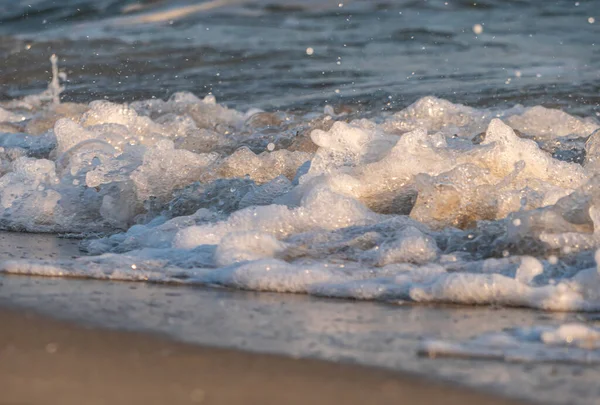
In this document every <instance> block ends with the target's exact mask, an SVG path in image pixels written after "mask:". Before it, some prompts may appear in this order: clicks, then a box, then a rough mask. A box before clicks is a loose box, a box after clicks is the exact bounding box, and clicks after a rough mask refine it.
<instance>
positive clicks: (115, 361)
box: [0, 309, 519, 405]
mask: <svg viewBox="0 0 600 405" xmlns="http://www.w3.org/2000/svg"><path fill="white" fill-rule="evenodd" d="M0 325H2V327H1V328H0V358H1V359H2V360H1V361H0V393H1V396H0V404H1V405H16V404H45V405H52V404H56V405H59V404H60V405H71V404H73V405H75V404H76V405H95V404H112V405H118V404H129V405H131V404H149V405H150V404H193V403H203V404H228V405H236V404H263V405H268V404H347V405H351V404H361V405H364V404H392V403H394V404H398V403H413V402H414V403H422V404H444V405H453V404H460V405H464V404H480V405H488V404H489V405H496V404H497V405H501V404H516V403H519V402H515V401H510V400H505V399H501V398H497V397H493V396H491V395H487V394H483V393H479V392H475V391H471V390H467V389H463V388H459V387H454V386H450V385H446V384H443V383H439V382H432V381H428V380H426V379H422V378H419V377H415V376H413V375H409V374H404V373H399V372H392V371H387V370H383V369H376V368H367V367H362V366H356V365H344V364H339V363H329V362H323V361H318V360H308V359H302V360H297V359H292V358H285V357H280V356H273V355H264V354H251V353H246V352H241V351H235V350H228V349H215V348H207V347H202V346H196V345H188V344H184V343H177V342H173V341H170V340H167V339H163V338H161V337H160V336H153V335H148V334H141V333H132V332H121V331H111V330H100V329H94V328H90V327H83V326H79V325H76V324H72V323H67V322H63V321H56V320H52V319H49V318H46V317H42V316H39V315H35V314H33V313H31V312H23V311H22V310H20V311H17V310H13V309H10V310H9V309H0Z"/></svg>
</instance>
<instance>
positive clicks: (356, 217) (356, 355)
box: [0, 0, 600, 404]
mask: <svg viewBox="0 0 600 405" xmlns="http://www.w3.org/2000/svg"><path fill="white" fill-rule="evenodd" d="M0 60H1V61H2V63H1V64H0V230H1V231H7V233H2V234H0V248H1V249H3V253H2V254H0V273H1V274H3V276H2V277H3V278H2V280H1V284H0V300H1V301H2V302H4V303H5V304H11V303H12V304H14V305H24V306H33V307H37V308H41V309H43V310H45V311H46V312H51V313H54V314H55V315H57V316H62V317H66V318H70V319H77V320H82V319H87V318H88V317H87V316H86V315H85V314H84V313H90V314H91V313H93V315H90V317H91V318H90V319H93V320H94V322H95V323H98V324H102V325H109V326H110V325H112V326H116V327H124V328H127V327H129V326H131V325H134V326H132V327H134V328H136V329H143V330H150V331H154V332H160V333H169V334H171V335H172V336H174V337H176V338H178V339H182V340H187V341H194V342H197V343H203V344H224V345H227V346H231V347H239V348H245V349H249V350H259V351H275V352H278V353H286V354H291V355H298V356H315V357H321V358H328V359H333V360H339V359H346V360H349V361H359V362H362V363H366V364H373V365H378V366H385V367H392V368H400V369H408V370H412V371H418V372H423V373H426V374H429V375H435V376H438V377H443V378H449V379H451V380H453V381H460V382H463V383H466V384H471V385H474V386H479V387H487V388H490V389H494V390H496V391H498V392H500V391H502V390H508V391H507V392H508V393H510V394H511V395H514V396H517V397H522V398H528V399H534V400H536V399H537V400H538V401H541V402H543V403H565V404H566V403H575V402H576V403H582V404H583V403H585V404H592V403H596V402H595V401H596V400H597V396H598V391H597V388H596V384H595V381H597V377H598V376H597V372H596V371H595V370H596V368H597V366H598V364H600V325H599V324H598V319H599V318H598V312H600V270H599V269H600V251H598V248H599V247H600V192H599V190H600V176H599V175H598V174H599V173H600V1H598V0H587V1H586V0H582V1H526V0H482V1H476V0H471V1H466V0H460V1H459V0H448V1H442V0H440V1H438V0H411V1H408V0H406V1H403V0H388V1H379V0H372V1H366V0H365V1H358V0H350V1H343V0H337V1H327V0H321V1H316V0H315V1H313V0H305V1H299V0H271V1H263V0H256V1H250V0H211V1H160V0H153V1H141V2H132V1H125V2H124V1H107V0H104V1H103V0H100V1H86V0H54V1H51V0H32V1H28V2H22V1H8V0H0ZM597 203H598V204H597ZM40 234H45V236H44V235H42V236H40ZM2 245H4V246H2ZM17 246H20V248H18V247H17ZM33 246H39V247H37V248H34V247H33ZM38 276H43V277H52V279H47V278H46V279H44V278H41V279H40V278H35V277H38ZM32 277H33V278H32ZM73 278H78V279H80V280H66V279H73ZM42 280H43V281H42ZM124 281H127V282H129V283H123V282H124ZM73 288H74V289H75V290H73V291H72V289H73ZM240 290H243V291H244V292H241V291H240ZM236 291H237V292H236ZM276 293H279V294H276ZM88 295H89V296H90V297H93V299H92V298H90V299H89V301H86V297H87V296H88ZM149 297H150V298H151V299H150V302H151V304H148V302H149V301H148V300H149ZM69 302H78V303H81V305H77V306H76V307H73V308H71V307H69V305H68V303H69ZM83 303H85V304H83ZM123 308H125V309H126V311H123ZM198 308H202V309H203V310H205V311H207V312H203V311H201V310H200V309H198ZM274 308H275V309H274ZM277 308H279V309H277ZM173 311H175V312H176V314H175V315H172V312H173ZM195 311H198V312H195ZM217 313H218V314H221V315H219V317H218V319H227V321H226V322H225V321H224V322H225V324H224V325H222V324H219V322H216V321H214V319H212V318H210V317H211V316H212V315H210V314H217ZM223 313H227V316H228V317H227V318H224V316H225V315H223ZM340 313H342V314H343V315H339V314H340ZM207 314H208V315H207ZM282 314H284V315H282ZM300 314H302V316H301V315H300ZM138 315H139V316H138ZM206 317H209V318H210V319H208V318H206ZM297 317H300V318H297ZM215 319H217V318H215ZM248 319H251V320H252V319H255V321H248ZM449 319H451V320H452V322H450V321H449ZM132 320H135V322H133V321H132ZM199 323H201V324H205V323H208V324H209V325H211V329H210V330H209V331H202V333H200V331H199V329H198V328H197V327H195V326H194V325H197V324H199ZM332 328H333V329H332ZM265 334H267V335H268V336H264V335H265ZM222 336H230V339H229V338H228V339H225V340H221V338H222ZM483 369H485V370H486V372H485V373H482V372H481V370H483Z"/></svg>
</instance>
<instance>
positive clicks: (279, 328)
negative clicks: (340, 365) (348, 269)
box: [0, 233, 599, 405]
mask: <svg viewBox="0 0 600 405" xmlns="http://www.w3.org/2000/svg"><path fill="white" fill-rule="evenodd" d="M0 241H2V242H3V243H2V244H1V245H0V259H5V258H11V257H13V255H14V254H15V253H14V252H18V253H17V254H18V255H25V256H27V257H39V256H43V255H46V256H53V257H58V258H68V257H71V256H72V255H74V254H76V253H77V243H76V242H75V241H69V240H64V239H58V238H56V237H54V236H52V235H32V234H18V233H9V234H7V233H0ZM34 247H35V248H34ZM0 305H3V306H9V307H13V308H27V309H32V310H35V311H37V312H40V313H42V314H44V315H48V316H51V317H54V318H60V319H65V320H69V321H75V322H78V323H83V324H84V325H90V326H100V327H104V328H115V329H120V330H132V331H142V332H148V333H158V334H161V335H163V336H168V337H170V338H173V339H176V340H181V341H186V342H190V343H195V344H201V345H208V346H218V347H227V348H236V349H241V350H248V351H253V352H259V353H276V354H283V355H286V356H292V357H299V358H306V357H309V358H319V359H324V360H330V361H341V362H346V363H350V364H353V363H358V364H365V365H370V366H377V367H386V368H391V369H394V370H402V371H409V372H414V373H417V374H421V375H423V376H426V377H427V378H435V379H444V380H447V381H450V382H453V383H458V384H461V385H465V386H470V387H474V388H477V389H480V390H484V391H487V392H492V393H496V394H498V395H503V396H509V397H514V398H520V399H525V400H529V401H534V402H537V403H541V404H580V405H584V404H585V405H588V404H589V405H592V404H595V403H597V397H598V395H599V387H598V384H597V381H598V377H599V371H598V367H597V364H593V363H592V364H573V363H566V364H565V363H556V362H550V363H548V362H537V361H528V359H524V358H521V359H519V360H518V361H517V360H516V359H514V358H513V359H510V361H507V362H500V361H481V360H479V359H475V360H473V359H469V358H468V357H463V358H460V357H456V358H446V357H436V356H431V357H430V356H427V355H423V353H422V348H423V343H424V342H431V341H434V340H435V341H439V340H444V341H446V342H449V341H450V342H460V341H466V340H468V339H471V338H473V337H477V336H482V335H488V336H489V335H493V334H502V333H510V332H511V331H514V330H519V329H520V328H522V329H527V328H529V327H530V325H539V326H540V327H544V328H553V327H557V326H559V325H561V324H564V323H568V322H581V321H586V320H587V322H592V323H593V322H594V319H593V316H590V315H586V316H584V317H582V316H580V315H578V314H574V313H547V312H540V311H532V310H525V309H518V308H497V307H496V308H490V307H464V306H439V305H438V306H429V305H410V304H407V305H397V304H379V303H370V302H356V301H349V300H331V299H323V298H314V297H310V296H307V295H298V294H293V295H292V294H285V295H284V294H273V293H265V292H261V293H257V292H250V291H235V290H230V289H222V288H220V289H215V288H198V287H196V288H182V287H180V286H166V285H156V284H145V283H120V282H110V281H109V282H106V281H95V280H72V279H64V278H54V279H51V278H39V277H22V276H6V275H0ZM527 349H528V350H529V352H530V353H534V352H536V351H540V345H535V346H533V347H532V346H531V345H530V346H528V347H527Z"/></svg>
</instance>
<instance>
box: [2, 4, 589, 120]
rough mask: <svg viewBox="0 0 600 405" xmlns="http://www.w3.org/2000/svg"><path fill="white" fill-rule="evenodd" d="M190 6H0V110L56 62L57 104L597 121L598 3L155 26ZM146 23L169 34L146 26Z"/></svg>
mask: <svg viewBox="0 0 600 405" xmlns="http://www.w3.org/2000/svg"><path fill="white" fill-rule="evenodd" d="M199 3H201V2H181V1H168V2H160V1H154V2H148V4H144V8H142V9H141V10H138V11H135V12H134V11H132V10H133V9H135V7H133V5H134V4H137V3H132V2H122V1H107V0H100V1H91V0H90V1H84V0H79V1H75V0H71V1H68V0H63V1H50V0H46V1H43V0H38V1H28V2H24V1H8V0H4V1H3V2H0V57H1V58H2V59H3V61H4V62H3V68H2V69H1V70H0V96H1V97H3V98H5V99H6V98H13V97H20V96H22V95H24V94H29V93H32V92H36V91H39V90H41V89H43V88H45V85H46V82H47V81H48V79H49V72H48V66H47V63H46V61H47V59H48V57H49V56H50V54H51V53H56V54H58V55H59V57H60V64H61V66H63V67H64V68H65V70H66V71H67V73H68V74H69V86H68V90H67V92H66V94H65V99H66V100H76V101H90V100H92V99H97V98H105V97H107V98H108V99H110V100H117V101H130V100H134V99H140V98H150V97H161V98H164V97H168V96H169V95H171V94H173V93H174V92H176V91H181V90H185V91H191V92H194V93H197V94H199V95H202V94H205V93H207V92H208V91H210V92H212V93H213V94H215V96H216V97H217V99H218V100H219V101H221V102H224V103H225V104H227V105H229V106H235V107H239V108H248V107H258V108H269V109H273V108H279V109H286V110H287V109H291V108H301V109H305V110H312V109H313V108H314V107H315V106H318V105H322V104H324V103H325V102H328V103H332V104H350V105H353V106H357V108H361V109H362V110H364V111H365V112H367V113H368V112H373V111H378V110H379V109H392V110H395V109H398V108H401V107H404V106H406V105H408V104H410V103H412V102H413V101H415V100H416V99H417V98H418V97H421V96H424V95H430V94H434V95H436V96H440V97H444V98H448V99H450V100H452V101H454V102H460V103H464V104H468V105H473V106H502V105H507V104H508V105H512V104H514V103H522V104H526V105H537V104H544V105H546V106H560V107H561V108H565V109H567V110H568V111H573V112H577V113H582V114H586V115H591V114H593V113H596V112H598V111H599V107H598V103H599V102H600V99H599V96H598V93H599V92H600V84H599V83H600V81H599V79H600V73H599V71H598V68H597V67H598V65H599V62H600V22H595V23H594V24H590V23H589V22H588V19H589V18H590V17H595V18H597V19H598V20H600V18H598V15H597V14H598V2H597V1H580V2H575V1H525V0H482V1H474V0H449V1H444V0H386V1H383V0H365V1H356V0H350V1H342V0H336V1H328V0H308V1H299V0H271V1H263V0H256V1H251V0H238V1H235V0H231V1H226V0H224V1H213V2H209V3H208V4H213V5H214V7H206V8H207V9H206V10H204V11H198V12H195V13H191V14H188V15H181V16H180V17H179V18H175V19H173V20H170V19H168V17H169V16H168V15H165V12H166V11H172V10H174V9H175V10H177V9H179V10H184V11H185V10H186V7H189V6H190V5H193V4H199ZM204 4H207V3H206V2H204ZM340 4H341V5H342V6H341V7H340ZM128 11H129V12H128ZM149 14H153V15H154V16H157V15H159V16H161V17H164V18H167V20H166V21H163V22H159V23H143V22H142V21H143V18H142V17H146V18H147V17H148V15H149ZM476 24H481V26H482V27H483V32H482V33H481V34H480V35H476V34H475V33H474V32H473V27H474V26H475V25H476ZM307 48H313V49H314V53H313V55H311V56H308V55H307V54H306V49H307Z"/></svg>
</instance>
